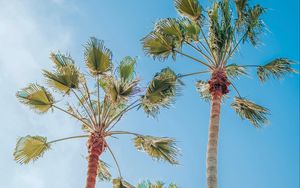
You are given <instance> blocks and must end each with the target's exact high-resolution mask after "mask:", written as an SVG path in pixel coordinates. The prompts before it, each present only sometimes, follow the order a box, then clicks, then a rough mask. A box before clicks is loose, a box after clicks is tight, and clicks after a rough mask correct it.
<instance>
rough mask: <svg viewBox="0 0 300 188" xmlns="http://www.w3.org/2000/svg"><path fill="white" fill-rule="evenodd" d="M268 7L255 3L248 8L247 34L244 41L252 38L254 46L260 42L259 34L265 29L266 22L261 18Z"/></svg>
mask: <svg viewBox="0 0 300 188" xmlns="http://www.w3.org/2000/svg"><path fill="white" fill-rule="evenodd" d="M265 11H266V9H265V8H263V7H261V6H260V5H255V6H254V7H251V8H249V9H248V10H247V13H246V14H247V15H246V17H245V19H246V21H245V29H246V35H245V38H244V40H243V42H245V41H247V40H250V42H251V43H252V45H253V46H256V45H257V43H258V40H259V39H258V35H259V34H261V33H262V32H263V30H264V26H265V25H264V23H263V21H262V20H261V16H262V14H263V13H265Z"/></svg>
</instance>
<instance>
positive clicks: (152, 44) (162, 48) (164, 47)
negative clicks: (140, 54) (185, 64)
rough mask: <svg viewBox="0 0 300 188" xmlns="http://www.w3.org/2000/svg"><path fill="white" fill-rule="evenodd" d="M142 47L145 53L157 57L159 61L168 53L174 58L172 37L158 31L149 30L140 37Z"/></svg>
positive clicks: (167, 55) (174, 46) (166, 56)
mask: <svg viewBox="0 0 300 188" xmlns="http://www.w3.org/2000/svg"><path fill="white" fill-rule="evenodd" d="M142 44H143V49H144V52H145V54H146V55H148V56H151V57H153V58H154V59H155V58H157V59H159V60H161V61H163V60H165V59H167V58H168V57H169V56H170V55H173V59H175V52H174V49H175V48H176V45H175V44H174V39H173V37H170V36H166V35H163V34H161V33H158V32H151V33H149V34H148V35H147V36H146V37H144V38H143V39H142Z"/></svg>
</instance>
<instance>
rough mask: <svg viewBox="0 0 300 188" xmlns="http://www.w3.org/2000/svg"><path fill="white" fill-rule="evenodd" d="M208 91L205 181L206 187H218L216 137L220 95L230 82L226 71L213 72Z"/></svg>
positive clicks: (226, 90)
mask: <svg viewBox="0 0 300 188" xmlns="http://www.w3.org/2000/svg"><path fill="white" fill-rule="evenodd" d="M208 83H209V85H210V88H209V90H210V93H211V96H212V101H211V111H210V122H209V132H208V144H207V156H206V183H207V188H217V187H218V171H217V158H218V139H219V127H220V110H221V100H222V96H223V95H225V94H227V93H228V92H229V91H228V86H229V85H230V82H229V81H228V79H227V76H226V73H225V72H224V71H222V70H217V71H215V72H213V74H212V77H211V79H210V81H209V82H208Z"/></svg>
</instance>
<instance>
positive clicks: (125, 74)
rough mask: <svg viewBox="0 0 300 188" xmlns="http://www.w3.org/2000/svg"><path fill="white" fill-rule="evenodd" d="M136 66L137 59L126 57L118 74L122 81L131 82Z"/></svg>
mask: <svg viewBox="0 0 300 188" xmlns="http://www.w3.org/2000/svg"><path fill="white" fill-rule="evenodd" d="M135 64H136V59H135V58H132V57H129V56H127V57H125V58H124V59H123V60H122V61H121V63H120V65H119V67H118V72H119V76H120V78H121V80H122V81H124V82H127V81H131V80H132V79H133V77H134V66H135Z"/></svg>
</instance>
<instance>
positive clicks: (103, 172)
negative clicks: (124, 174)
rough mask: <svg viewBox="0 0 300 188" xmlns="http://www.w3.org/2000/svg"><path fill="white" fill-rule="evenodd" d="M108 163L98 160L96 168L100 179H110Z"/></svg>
mask: <svg viewBox="0 0 300 188" xmlns="http://www.w3.org/2000/svg"><path fill="white" fill-rule="evenodd" d="M108 167H109V166H108V164H106V163H105V162H104V161H102V160H99V163H98V168H97V174H98V175H97V177H98V179H99V180H100V181H110V180H111V174H110V172H109V170H108Z"/></svg>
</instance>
